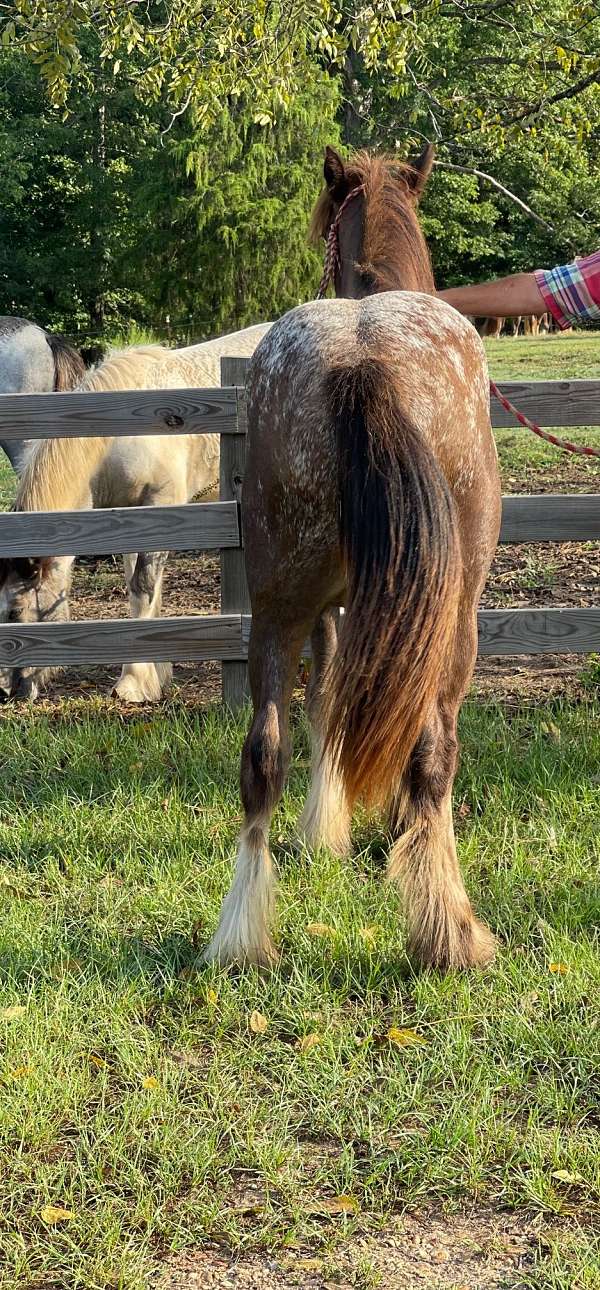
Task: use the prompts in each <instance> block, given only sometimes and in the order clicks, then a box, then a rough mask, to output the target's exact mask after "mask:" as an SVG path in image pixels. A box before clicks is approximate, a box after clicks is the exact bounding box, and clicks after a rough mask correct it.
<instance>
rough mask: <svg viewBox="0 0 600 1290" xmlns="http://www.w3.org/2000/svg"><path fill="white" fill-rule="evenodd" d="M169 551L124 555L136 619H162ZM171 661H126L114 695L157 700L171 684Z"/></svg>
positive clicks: (131, 699) (141, 700)
mask: <svg viewBox="0 0 600 1290" xmlns="http://www.w3.org/2000/svg"><path fill="white" fill-rule="evenodd" d="M168 558H169V552H168V551H147V552H141V553H140V555H137V556H136V555H124V556H123V564H124V567H125V577H126V579H127V586H128V588H129V608H130V611H131V617H132V618H160V610H161V603H162V582H163V574H164V570H165V565H166V563H167V560H168ZM172 674H173V668H172V665H171V663H125V664H124V665H123V670H122V672H121V675H120V677H119V680H118V681H117V683H116V685H115V686H114V688H113V694H116V695H117V697H118V698H119V699H124V700H125V701H126V702H127V703H148V702H150V703H156V702H157V701H158V700H159V699H160V698H161V696H162V694H163V692H164V690H166V689H167V687H168V686H169V685H170V682H171V677H172Z"/></svg>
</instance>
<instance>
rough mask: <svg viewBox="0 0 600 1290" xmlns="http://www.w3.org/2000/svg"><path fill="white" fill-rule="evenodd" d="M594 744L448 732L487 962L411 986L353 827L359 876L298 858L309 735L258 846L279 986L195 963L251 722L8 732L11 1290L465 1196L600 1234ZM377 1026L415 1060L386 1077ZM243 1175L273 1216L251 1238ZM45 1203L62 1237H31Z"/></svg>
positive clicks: (14, 724)
mask: <svg viewBox="0 0 600 1290" xmlns="http://www.w3.org/2000/svg"><path fill="white" fill-rule="evenodd" d="M599 716H600V713H599V711H598V705H596V704H594V703H590V706H589V708H578V709H568V708H566V707H565V708H563V707H561V706H560V705H557V706H556V707H555V708H554V709H553V710H552V712H551V713H549V712H547V711H546V712H542V713H531V712H530V713H523V714H521V715H517V716H514V715H513V716H512V717H511V718H510V719H509V718H508V717H507V716H506V714H504V713H503V712H502V711H501V710H500V709H493V708H484V707H483V706H474V705H471V706H469V707H468V708H467V709H466V710H465V712H464V716H463V721H462V739H463V769H462V772H461V775H460V779H459V782H458V786H457V794H456V802H457V804H458V821H459V834H460V851H461V856H462V862H463V866H464V869H465V873H466V878H467V882H468V886H469V889H470V891H471V893H472V896H473V899H474V902H475V905H476V907H477V909H478V911H479V912H480V913H481V914H482V916H483V917H485V918H486V919H487V920H488V922H489V923H490V924H491V926H492V927H493V928H494V929H495V930H496V931H497V933H498V935H499V938H500V945H501V948H500V953H499V956H498V960H497V963H496V966H495V967H494V968H493V969H492V970H491V971H490V972H488V973H486V974H483V975H475V974H473V975H464V976H455V975H454V976H450V977H448V978H446V979H442V978H440V977H439V976H437V975H436V974H425V975H423V976H421V977H417V976H414V975H413V974H412V973H411V970H410V967H409V965H408V963H407V961H406V958H405V954H404V951H403V934H402V924H401V914H400V910H399V907H398V901H397V898H396V895H395V894H394V892H393V891H392V890H390V889H389V888H388V887H386V886H385V885H384V883H383V881H382V878H383V847H382V842H383V839H382V838H381V836H378V835H377V831H375V836H374V833H373V828H372V826H370V825H369V823H368V821H366V820H364V819H362V820H359V821H358V827H357V851H356V854H355V856H354V859H353V860H352V862H351V863H342V862H340V861H337V860H334V859H332V858H331V857H330V856H329V855H326V854H322V855H320V856H318V857H317V858H316V859H315V860H313V862H312V864H310V865H309V864H308V862H307V861H306V859H302V858H296V857H295V856H294V853H293V848H292V836H293V822H294V819H295V817H296V815H297V813H298V811H299V809H300V806H301V801H302V794H303V791H304V789H305V787H306V760H307V741H306V736H305V732H304V729H303V726H302V723H300V725H299V726H298V725H297V732H296V733H297V753H298V757H297V759H296V761H295V764H294V767H293V771H292V775H291V781H290V786H289V790H288V792H287V793H286V797H285V801H284V804H283V806H282V807H281V808H280V810H279V812H278V814H277V818H276V821H275V824H274V829H273V836H274V838H275V839H276V848H275V849H276V854H277V859H278V866H279V871H280V882H281V886H280V893H279V914H280V942H281V945H282V948H283V960H282V965H281V968H280V970H279V971H277V972H276V973H275V974H274V975H273V976H271V977H270V978H268V979H260V978H258V977H257V976H255V975H254V974H253V973H248V974H242V975H241V976H235V975H230V974H227V973H225V972H218V971H214V970H207V969H202V968H199V967H198V965H197V962H196V953H197V948H198V946H199V945H201V944H202V943H203V942H204V941H205V940H206V938H207V937H208V935H209V933H210V931H211V930H212V928H213V927H214V924H215V919H216V914H217V908H218V904H219V900H220V898H221V896H222V894H223V892H224V890H225V887H226V884H227V881H228V877H229V870H230V862H231V856H232V852H233V848H234V843H235V836H236V830H237V827H238V823H239V817H238V811H239V805H238V795H237V783H236V781H237V768H238V757H239V750H240V744H241V739H242V734H243V728H244V723H243V721H240V722H237V723H236V722H234V721H233V720H231V719H226V718H224V717H223V716H222V715H221V714H219V713H218V712H217V711H212V712H208V713H207V714H206V715H205V716H199V715H191V714H186V712H185V710H184V709H183V708H181V707H177V706H173V708H172V709H171V710H170V712H168V714H166V715H165V714H163V713H158V714H156V715H155V716H154V717H153V718H151V719H150V720H144V721H133V722H131V723H129V724H127V723H125V722H123V721H119V720H118V718H115V717H113V716H111V715H110V714H107V713H106V712H105V711H103V708H102V705H101V704H97V705H94V703H93V702H92V703H90V704H85V705H84V704H79V705H77V704H74V703H72V704H70V705H68V707H67V709H66V710H65V712H64V715H63V716H62V717H61V718H60V719H58V720H49V719H48V717H47V716H46V715H43V714H41V713H39V712H35V711H34V712H33V713H32V714H31V716H30V715H21V716H19V717H18V718H15V719H13V720H12V721H2V723H0V756H1V758H2V764H3V766H4V768H5V773H4V778H3V784H2V789H1V792H0V838H1V846H2V868H1V870H0V885H1V890H2V893H3V909H2V915H1V922H0V927H1V932H0V936H1V947H2V950H1V952H2V989H1V993H0V1009H3V1008H11V1007H14V1006H22V1007H24V1008H25V1012H23V1013H22V1014H21V1015H19V1016H17V1017H16V1018H14V1019H13V1020H9V1021H0V1035H1V1038H2V1058H1V1065H0V1077H1V1079H2V1086H3V1087H2V1102H1V1103H0V1141H1V1147H2V1160H3V1162H4V1163H3V1168H2V1171H1V1173H0V1269H1V1270H0V1286H2V1287H3V1290H4V1287H6V1288H7V1290H8V1287H9V1286H10V1287H11V1288H12V1287H13V1286H15V1285H17V1284H18V1285H19V1286H20V1287H21V1286H22V1287H28V1286H37V1285H46V1284H48V1285H50V1284H52V1286H60V1287H63V1286H64V1287H65V1290H66V1288H67V1287H69V1290H71V1288H73V1290H75V1288H76V1287H84V1286H85V1287H86V1288H87V1287H105V1286H114V1285H116V1286H124V1287H127V1290H134V1288H135V1287H138V1286H139V1287H142V1286H143V1285H144V1269H145V1268H146V1267H147V1264H148V1261H149V1259H150V1258H151V1256H152V1255H153V1254H154V1253H156V1252H157V1251H159V1250H160V1249H162V1248H164V1247H165V1246H169V1245H179V1244H185V1243H186V1242H189V1243H193V1242H194V1241H197V1240H198V1239H200V1238H202V1237H203V1236H208V1235H212V1236H218V1237H224V1238H226V1239H227V1240H228V1241H230V1242H232V1243H234V1244H238V1243H241V1244H247V1243H251V1244H253V1245H254V1244H256V1243H258V1244H260V1243H263V1242H269V1243H272V1242H275V1243H277V1242H281V1241H286V1240H287V1241H289V1240H294V1239H302V1240H304V1239H310V1240H313V1241H315V1240H317V1241H324V1242H325V1243H327V1241H328V1240H330V1235H329V1233H328V1232H327V1231H326V1232H325V1233H324V1232H323V1224H322V1220H319V1219H318V1218H317V1217H316V1216H315V1214H314V1213H311V1212H310V1205H311V1201H314V1199H315V1196H318V1195H321V1196H322V1195H335V1194H338V1193H342V1192H343V1193H350V1194H351V1195H352V1196H354V1197H355V1198H356V1200H357V1202H358V1204H359V1205H360V1207H361V1214H362V1215H370V1216H376V1217H380V1216H383V1215H384V1214H385V1213H386V1211H387V1210H388V1209H389V1208H390V1207H394V1206H396V1205H398V1204H404V1203H407V1202H411V1203H418V1202H419V1201H424V1200H428V1201H431V1200H432V1199H434V1198H439V1199H444V1200H449V1201H450V1202H457V1201H458V1200H459V1199H460V1198H463V1197H465V1196H466V1197H472V1198H473V1197H475V1198H478V1197H486V1198H492V1199H494V1198H495V1199H498V1200H499V1201H501V1202H502V1204H504V1205H509V1206H524V1207H526V1208H527V1209H528V1210H530V1209H532V1208H534V1209H535V1208H541V1209H544V1210H548V1211H551V1212H556V1213H560V1212H561V1210H562V1209H563V1207H564V1206H565V1205H567V1204H572V1203H573V1200H574V1199H576V1201H577V1204H578V1205H579V1206H580V1207H581V1209H582V1211H584V1210H588V1209H590V1208H593V1207H594V1205H596V1204H597V1202H598V1200H599V1199H600V1153H599V1150H598V1147H599V1143H598V1136H597V1113H598V1095H599V1093H600V1084H599V1082H598V1070H599V1061H600V1044H599V1031H598V1025H597V1003H598V997H599V994H600V963H599V959H598V953H597V941H596V938H595V932H594V927H595V925H597V921H598V914H599V912H600V909H599V895H598V887H597V877H598V860H599V855H598V850H599V848H598V774H597V772H598V766H599V765H600V724H599V721H598V718H599ZM557 732H559V734H558V735H557ZM313 922H323V923H327V924H329V925H330V926H331V927H332V928H333V929H334V934H333V935H332V936H328V937H318V938H313V937H311V936H309V935H308V934H307V931H306V928H307V925H308V924H310V923H313ZM367 927H369V928H374V929H375V930H374V932H373V934H372V943H371V940H370V939H367V941H366V942H365V940H364V938H363V937H362V936H361V929H364V928H367ZM551 964H564V965H565V966H566V968H567V969H568V970H567V971H566V972H565V973H564V974H561V973H557V972H552V971H551V967H550V965H551ZM211 991H212V992H214V993H211ZM253 1009H258V1010H259V1011H260V1012H261V1013H263V1014H264V1016H265V1017H266V1018H267V1019H268V1029H267V1031H266V1033H265V1034H264V1035H254V1034H253V1033H252V1032H251V1031H250V1029H249V1016H250V1013H251V1011H252V1010H253ZM0 1015H1V1013H0ZM391 1025H399V1026H403V1027H412V1028H415V1029H417V1030H418V1031H419V1033H420V1034H421V1035H422V1036H423V1037H424V1038H425V1039H426V1041H427V1042H426V1044H425V1045H423V1046H422V1047H418V1048H407V1049H398V1048H395V1047H394V1046H393V1045H392V1044H391V1043H390V1042H389V1041H388V1040H387V1039H386V1034H387V1031H388V1029H389V1027H390V1026H391ZM313 1032H314V1033H317V1034H319V1036H320V1042H319V1043H318V1044H316V1045H315V1047H314V1048H312V1049H311V1050H310V1051H309V1052H307V1053H306V1054H305V1055H302V1054H301V1053H300V1052H299V1051H298V1049H297V1048H296V1046H295V1045H296V1043H297V1041H298V1040H299V1039H301V1038H302V1037H303V1036H304V1035H306V1034H308V1033H313ZM149 1076H150V1077H152V1080H153V1081H154V1080H155V1081H156V1087H152V1088H150V1089H149V1088H145V1087H144V1080H145V1079H147V1077H149ZM319 1144H321V1145H319ZM323 1144H324V1145H323ZM315 1154H316V1160H317V1163H316V1165H315ZM559 1169H566V1170H567V1171H568V1172H570V1173H577V1174H578V1175H580V1176H581V1182H580V1183H578V1184H577V1186H576V1187H573V1186H571V1187H570V1186H568V1185H564V1184H561V1183H560V1182H557V1181H556V1180H555V1179H553V1177H552V1174H553V1172H554V1171H556V1170H559ZM239 1171H243V1176H244V1177H245V1178H256V1179H258V1180H259V1181H260V1183H261V1185H262V1187H263V1189H264V1197H263V1208H262V1210H261V1211H260V1212H259V1213H257V1214H254V1215H253V1216H252V1221H251V1223H249V1222H248V1216H247V1215H244V1214H243V1213H240V1212H239V1211H236V1206H235V1199H234V1195H233V1194H232V1187H233V1183H234V1180H235V1179H236V1177H238V1176H239ZM47 1204H54V1205H60V1206H64V1207H66V1208H67V1209H69V1210H71V1211H72V1212H73V1214H74V1217H73V1218H72V1219H71V1220H69V1221H67V1222H65V1223H63V1224H62V1225H59V1226H57V1227H48V1226H47V1225H46V1224H45V1223H44V1222H43V1219H42V1218H41V1211H42V1209H43V1208H44V1206H45V1205H47ZM358 1221H359V1222H360V1219H359V1220H358ZM584 1231H585V1227H584ZM586 1240H587V1237H586V1236H584V1235H582V1236H581V1238H580V1240H578V1241H575V1245H574V1249H573V1250H572V1251H571V1252H570V1253H569V1255H568V1259H567V1261H566V1262H565V1260H564V1259H563V1264H562V1271H561V1265H560V1260H559V1263H558V1265H557V1266H558V1272H557V1276H558V1280H557V1281H556V1285H557V1286H560V1287H561V1288H562V1287H563V1286H564V1287H565V1290H566V1287H567V1285H570V1284H571V1283H570V1281H569V1280H568V1277H569V1276H570V1275H571V1270H572V1267H573V1259H577V1258H578V1257H579V1256H580V1254H581V1250H582V1248H583V1245H584V1244H585V1241H586ZM556 1257H557V1258H558V1255H557V1256H556ZM44 1278H45V1279H44ZM561 1278H562V1279H561ZM540 1284H541V1283H540ZM590 1284H591V1283H590Z"/></svg>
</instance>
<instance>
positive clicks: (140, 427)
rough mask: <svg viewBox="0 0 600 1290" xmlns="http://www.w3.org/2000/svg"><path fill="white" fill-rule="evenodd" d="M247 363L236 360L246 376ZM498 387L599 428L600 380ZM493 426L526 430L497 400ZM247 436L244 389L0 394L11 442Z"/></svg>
mask: <svg viewBox="0 0 600 1290" xmlns="http://www.w3.org/2000/svg"><path fill="white" fill-rule="evenodd" d="M248 362H249V359H236V363H238V364H240V366H241V367H243V369H244V370H246V368H247V366H248ZM498 388H499V389H500V390H501V392H502V393H503V394H504V395H505V396H506V398H507V399H509V400H510V402H511V403H514V404H515V406H516V407H517V408H519V411H521V412H524V413H525V415H526V416H528V417H529V418H530V420H533V421H537V422H538V424H539V425H541V426H546V427H561V426H600V381H502V382H499V384H498ZM491 420H492V425H493V426H494V428H496V429H503V428H506V427H512V428H514V429H516V430H521V429H523V428H524V427H522V426H520V425H519V422H518V421H516V420H515V418H514V417H513V416H512V414H511V413H510V412H505V410H504V408H503V407H502V405H501V404H500V403H499V402H498V400H497V399H492V400H491ZM244 432H245V392H244V389H243V386H240V385H234V386H229V385H228V386H223V387H222V388H220V389H216V388H211V389H198V390H196V389H182V390H118V391H97V390H94V391H90V392H89V393H88V392H81V393H79V392H76V391H73V392H71V393H66V394H62V393H60V394H58V393H52V394H3V395H1V396H0V439H6V440H9V439H10V440H13V439H54V438H81V439H83V438H86V437H94V436H98V435H125V436H128V435H146V434H161V435H164V434H244Z"/></svg>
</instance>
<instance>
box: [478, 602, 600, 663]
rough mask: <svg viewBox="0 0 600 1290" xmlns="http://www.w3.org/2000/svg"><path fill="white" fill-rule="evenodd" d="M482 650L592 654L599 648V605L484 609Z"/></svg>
mask: <svg viewBox="0 0 600 1290" xmlns="http://www.w3.org/2000/svg"><path fill="white" fill-rule="evenodd" d="M478 624H479V653H480V654H589V653H591V652H592V651H595V650H600V608H594V609H506V610H505V609H482V610H481V612H480V613H479V615H478Z"/></svg>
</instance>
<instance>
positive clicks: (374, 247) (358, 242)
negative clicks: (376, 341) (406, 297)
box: [311, 144, 434, 300]
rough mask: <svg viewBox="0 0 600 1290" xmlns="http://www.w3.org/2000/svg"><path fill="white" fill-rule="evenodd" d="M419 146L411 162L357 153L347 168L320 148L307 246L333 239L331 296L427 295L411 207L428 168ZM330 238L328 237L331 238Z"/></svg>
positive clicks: (430, 152)
mask: <svg viewBox="0 0 600 1290" xmlns="http://www.w3.org/2000/svg"><path fill="white" fill-rule="evenodd" d="M433 159H434V148H433V145H432V144H427V146H426V147H425V148H424V149H423V152H422V153H421V155H420V156H419V157H417V158H416V159H415V160H414V161H411V162H398V161H396V160H395V159H394V158H390V157H377V156H372V155H371V154H370V153H368V152H358V153H355V154H354V155H353V156H351V157H350V158H349V159H348V160H347V161H344V160H343V159H342V157H340V155H339V153H337V152H336V151H335V149H334V148H326V150H325V165H324V177H325V188H324V190H323V192H322V193H321V196H320V198H319V200H318V202H317V205H316V207H315V210H314V212H313V217H312V224H311V234H312V237H313V240H315V241H316V240H318V239H319V238H321V237H323V238H325V240H326V241H327V242H329V239H330V238H332V237H333V238H334V239H335V247H334V250H335V254H334V257H333V265H332V279H333V283H334V286H335V294H336V296H345V297H350V298H352V299H355V300H357V299H361V298H362V297H363V296H369V295H373V293H374V292H377V291H391V290H406V291H433V290H434V283H433V274H432V271H431V262H430V259H429V252H428V250H427V246H426V243H425V239H424V237H423V234H422V232H421V229H420V226H419V221H418V218H417V205H418V202H419V199H420V197H421V194H422V193H423V190H424V188H425V185H426V183H427V180H428V178H429V175H430V173H431V168H432V166H433ZM332 230H333V231H332Z"/></svg>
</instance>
